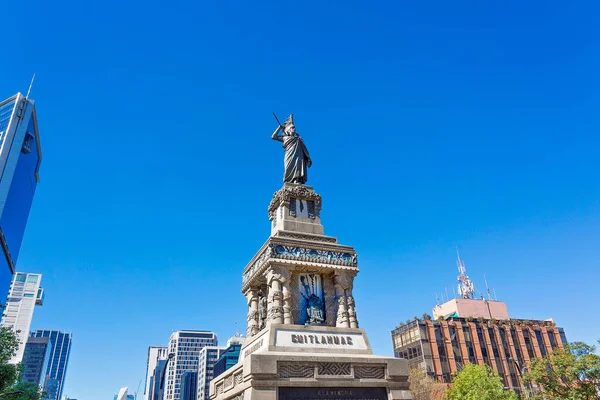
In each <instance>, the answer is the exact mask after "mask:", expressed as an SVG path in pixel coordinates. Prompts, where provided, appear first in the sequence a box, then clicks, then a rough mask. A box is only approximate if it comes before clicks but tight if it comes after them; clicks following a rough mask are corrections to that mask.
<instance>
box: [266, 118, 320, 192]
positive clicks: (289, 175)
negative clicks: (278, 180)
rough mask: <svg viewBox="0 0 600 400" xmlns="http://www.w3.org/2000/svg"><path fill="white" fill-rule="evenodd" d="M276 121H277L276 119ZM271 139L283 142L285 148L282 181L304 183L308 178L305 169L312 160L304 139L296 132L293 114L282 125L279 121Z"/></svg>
mask: <svg viewBox="0 0 600 400" xmlns="http://www.w3.org/2000/svg"><path fill="white" fill-rule="evenodd" d="M273 115H275V113H273ZM275 119H277V116H275ZM277 123H279V120H278V119H277ZM280 132H281V133H280ZM271 139H273V140H277V141H279V142H283V148H284V150H285V157H284V162H283V165H284V167H285V171H284V174H283V182H290V183H300V184H305V183H306V181H307V179H308V171H307V170H308V168H309V167H310V166H311V165H312V161H311V159H310V155H309V154H308V149H307V148H306V145H305V144H304V141H303V140H302V138H301V137H300V135H298V133H297V132H296V127H295V126H294V114H290V116H289V117H288V119H286V120H285V122H284V123H283V125H281V124H280V123H279V126H278V127H277V129H276V130H275V132H273V135H272V136H271Z"/></svg>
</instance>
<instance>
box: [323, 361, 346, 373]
mask: <svg viewBox="0 0 600 400" xmlns="http://www.w3.org/2000/svg"><path fill="white" fill-rule="evenodd" d="M317 372H318V374H319V375H350V374H351V370H350V363H335V362H329V363H319V364H318V369H317Z"/></svg>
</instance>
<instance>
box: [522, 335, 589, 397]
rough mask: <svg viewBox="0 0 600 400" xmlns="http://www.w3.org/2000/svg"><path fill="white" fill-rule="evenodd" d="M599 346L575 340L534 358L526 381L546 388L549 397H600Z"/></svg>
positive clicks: (544, 389)
mask: <svg viewBox="0 0 600 400" xmlns="http://www.w3.org/2000/svg"><path fill="white" fill-rule="evenodd" d="M595 351H596V347H595V346H590V345H587V344H585V343H583V342H573V343H570V344H567V345H565V346H564V348H559V347H557V348H556V349H554V351H552V352H551V353H550V354H549V355H547V356H546V357H544V358H538V359H533V360H531V363H530V366H529V371H528V372H527V373H526V374H525V375H524V377H523V378H524V379H525V381H529V382H533V383H534V384H535V385H536V386H538V387H540V388H541V389H542V390H543V397H544V398H545V399H548V400H595V399H600V395H599V393H600V356H599V355H597V354H595Z"/></svg>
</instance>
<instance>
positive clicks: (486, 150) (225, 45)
mask: <svg viewBox="0 0 600 400" xmlns="http://www.w3.org/2000/svg"><path fill="white" fill-rule="evenodd" d="M413 3H415V2H413ZM599 8H600V7H599V6H598V4H597V2H591V1H590V2H572V4H571V3H570V4H567V3H566V2H558V1H544V2H542V1H539V2H538V1H532V2H519V1H509V2H502V4H501V5H499V4H496V5H494V4H489V3H488V2H477V1H466V2H460V3H457V2H429V3H425V2H421V3H419V4H411V3H410V2H391V1H389V2H358V1H344V2H317V1H308V2H295V3H292V2H275V1H269V2H252V3H251V2H233V1H226V0H223V1H218V2H183V1H180V0H172V1H170V2H158V1H154V0H149V1H143V2H141V1H130V2H117V1H112V0H108V1H90V2H79V1H77V2H76V1H52V2H48V1H40V0H32V1H27V2H22V1H21V2H18V1H12V2H6V4H3V5H2V15H3V17H4V18H3V25H4V26H3V31H4V33H5V34H4V40H2V47H3V55H4V57H3V62H2V63H1V64H0V76H1V77H2V79H0V96H1V97H9V96H10V95H12V94H14V92H17V91H22V92H25V91H26V90H27V86H28V84H29V80H30V78H31V75H32V74H33V73H34V72H36V73H37V78H36V82H35V85H34V88H33V92H32V97H33V98H34V99H35V100H36V101H37V107H38V118H39V124H40V134H41V139H42V148H43V155H44V160H43V163H42V167H41V171H40V175H41V183H40V184H39V186H38V191H37V193H36V198H35V200H34V205H33V209H32V212H31V215H30V219H29V224H28V227H27V232H26V236H25V242H24V244H23V248H22V251H21V256H20V259H19V265H18V267H19V269H20V270H24V271H28V272H40V273H42V274H43V275H44V277H43V286H44V288H45V289H46V303H45V305H44V306H43V307H40V308H38V309H37V310H36V312H35V315H34V320H33V325H32V328H34V329H38V328H45V329H61V330H69V331H72V332H73V336H74V339H73V348H72V353H71V361H70V366H69V371H68V375H67V383H66V391H65V393H66V394H67V395H69V396H70V397H74V398H78V399H85V400H101V399H110V398H112V396H113V395H114V394H115V393H117V391H118V389H119V387H121V386H125V385H128V386H129V387H130V388H131V391H132V392H133V391H135V388H136V387H137V385H138V382H139V381H140V380H142V379H144V377H145V367H146V352H147V347H148V346H149V345H155V344H161V343H167V341H168V338H169V335H170V334H171V332H172V331H173V330H178V329H209V330H214V331H216V332H217V333H218V335H219V338H220V340H221V342H222V343H224V342H225V341H226V340H227V338H228V337H229V336H231V335H233V334H234V333H235V331H236V324H237V329H238V330H240V331H243V329H244V323H245V312H246V306H245V300H244V297H243V296H242V295H241V293H240V284H241V273H242V270H243V268H244V266H245V265H246V263H247V262H248V260H249V259H250V258H251V257H252V256H253V255H254V252H255V251H256V250H257V249H258V248H259V247H260V246H261V245H262V243H263V242H264V241H265V240H266V238H267V237H268V235H269V221H268V219H267V211H266V208H267V205H268V204H269V201H270V198H271V195H272V193H273V192H274V191H276V190H277V189H278V188H279V187H280V184H281V178H282V173H283V167H282V157H283V150H282V149H281V146H280V144H279V143H277V142H274V141H272V140H270V135H271V133H272V131H273V130H274V128H275V123H274V121H273V118H272V115H271V112H272V111H275V112H277V113H278V114H279V116H280V117H284V116H285V115H286V113H289V112H294V113H295V115H296V126H297V129H298V131H299V133H300V134H301V135H303V137H304V139H305V142H306V144H307V146H308V149H309V151H310V152H311V156H312V158H313V161H314V165H313V167H312V168H311V169H310V171H309V183H310V184H311V185H312V186H313V187H314V188H315V189H316V190H317V191H318V192H319V193H320V194H321V195H322V196H323V199H324V200H323V211H322V221H323V223H324V225H325V231H326V233H327V234H330V235H334V236H337V237H338V238H339V239H340V242H341V243H343V244H348V245H353V246H355V247H356V249H357V251H358V253H359V254H360V258H359V260H360V264H359V267H360V268H361V272H360V274H359V275H358V277H357V279H356V281H355V285H356V288H355V297H356V300H357V312H358V317H359V321H360V323H361V326H362V327H364V328H366V330H367V332H368V334H369V338H370V341H371V343H372V345H373V347H374V350H375V351H376V352H377V353H379V354H382V355H391V354H392V345H391V338H390V331H391V330H392V329H393V328H394V327H395V326H396V325H397V323H398V322H400V321H404V320H406V319H407V318H411V317H413V316H414V315H421V314H422V313H423V312H426V311H427V312H431V308H432V307H433V306H434V305H435V293H436V292H438V293H440V292H442V291H444V288H445V287H447V288H448V291H449V292H450V293H451V288H452V286H453V285H454V284H455V280H456V275H457V270H456V266H455V247H456V246H459V248H460V250H461V255H462V257H463V259H464V261H465V263H466V266H467V271H468V274H469V275H470V276H471V277H472V278H473V279H474V281H475V284H476V286H477V287H478V289H479V290H481V289H482V288H483V287H484V282H483V277H484V275H485V276H486V277H487V281H488V282H489V284H490V286H491V287H493V288H495V290H496V293H497V296H498V298H499V299H502V300H505V301H506V302H507V303H508V307H509V312H510V313H511V316H513V317H517V318H518V317H522V318H532V319H535V318H538V319H545V318H549V317H552V318H554V319H555V321H556V322H557V324H558V325H559V326H563V327H564V328H565V330H566V332H567V336H568V338H569V339H570V340H584V341H587V342H595V341H596V339H598V338H599V337H600V334H598V332H599V331H600V319H599V318H598V316H599V315H598V312H597V307H595V305H596V304H599V303H600V293H599V292H598V280H599V278H600V272H599V271H600V269H599V268H598V264H599V260H600V246H598V238H599V237H600V201H599V198H600V188H599V185H598V171H599V170H600V161H599V158H598V154H599V153H600V139H598V137H599V136H598V132H599V129H600V113H598V110H599V107H600V90H599V89H600V81H599V74H598V71H600V51H599V50H600V49H599V46H598V39H599V33H600V28H599V26H600V24H599V21H598V17H597V16H598V15H599V11H600V9H599ZM142 387H143V383H142ZM140 392H143V390H141V391H140Z"/></svg>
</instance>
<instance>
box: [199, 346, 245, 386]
mask: <svg viewBox="0 0 600 400" xmlns="http://www.w3.org/2000/svg"><path fill="white" fill-rule="evenodd" d="M244 340H246V338H245V337H243V336H241V335H235V336H233V337H232V338H230V339H229V340H228V341H227V348H226V349H225V351H224V352H223V353H222V354H221V356H220V357H219V359H218V360H217V361H216V362H215V367H214V370H213V375H214V376H213V378H214V377H217V376H219V375H221V374H222V373H223V372H225V371H227V370H228V369H229V368H231V367H233V366H234V365H235V364H237V362H238V360H239V358H240V350H241V349H242V345H243V344H244ZM206 392H207V393H208V389H206Z"/></svg>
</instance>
